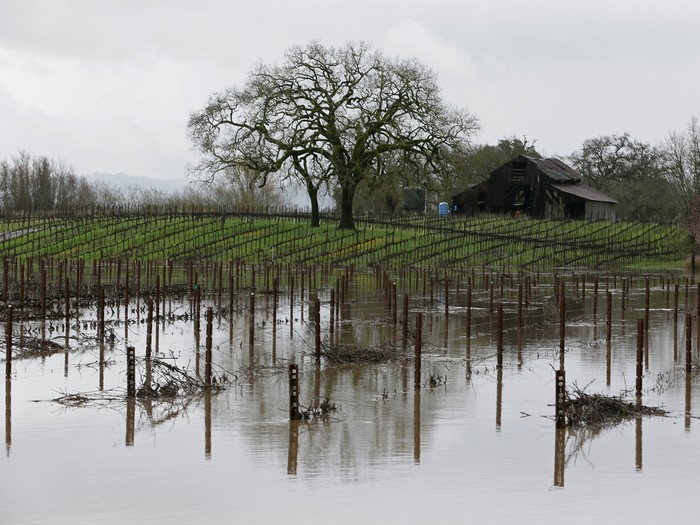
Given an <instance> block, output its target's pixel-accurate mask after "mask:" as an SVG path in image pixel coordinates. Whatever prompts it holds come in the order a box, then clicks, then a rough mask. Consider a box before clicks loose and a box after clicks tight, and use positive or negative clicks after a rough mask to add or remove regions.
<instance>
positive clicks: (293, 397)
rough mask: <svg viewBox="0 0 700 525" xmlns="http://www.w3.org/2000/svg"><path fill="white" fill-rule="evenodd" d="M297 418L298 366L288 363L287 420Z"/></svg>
mask: <svg viewBox="0 0 700 525" xmlns="http://www.w3.org/2000/svg"><path fill="white" fill-rule="evenodd" d="M297 419H299V366H298V365H295V364H291V365H289V420H290V421H295V420H297Z"/></svg>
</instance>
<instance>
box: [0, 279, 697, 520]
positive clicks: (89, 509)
mask: <svg viewBox="0 0 700 525" xmlns="http://www.w3.org/2000/svg"><path fill="white" fill-rule="evenodd" d="M539 288H540V289H536V290H535V295H534V297H533V300H532V304H531V305H530V308H529V309H528V310H527V315H526V321H525V328H524V330H523V333H522V335H521V337H522V341H523V343H522V349H521V351H520V358H519V356H518V330H517V324H516V322H515V321H514V319H515V317H516V312H517V302H516V301H514V300H513V298H514V297H517V295H516V294H517V291H515V290H510V291H508V292H507V293H506V295H507V298H506V300H505V303H504V311H505V320H504V326H505V333H504V348H505V350H504V359H503V368H502V369H497V367H496V345H497V336H496V329H497V318H496V314H495V312H492V311H489V310H490V308H489V304H488V299H487V296H488V293H487V292H485V291H483V290H481V291H479V292H478V294H481V295H480V296H479V295H477V293H476V292H475V298H474V301H475V302H474V308H473V310H472V311H473V325H472V341H471V361H472V373H471V374H470V375H467V373H466V359H465V347H466V336H465V334H466V319H467V309H466V307H465V305H466V299H465V291H464V290H462V291H461V292H460V294H457V293H456V291H455V290H453V291H452V292H453V295H452V296H451V297H450V299H449V305H450V306H449V315H448V316H446V315H445V308H444V297H440V296H439V295H436V297H435V301H434V303H433V304H429V301H426V300H424V299H422V298H418V297H412V298H411V302H410V315H409V323H411V324H413V323H414V322H415V318H416V314H417V313H418V312H420V313H422V316H423V361H422V374H421V388H420V389H415V388H414V363H413V361H412V360H410V359H407V360H398V361H392V362H390V363H380V364H371V363H365V364H352V365H351V364H344V365H338V364H330V363H328V362H326V361H325V360H322V361H321V364H320V365H318V366H317V364H316V360H315V358H314V355H313V353H314V323H313V322H310V321H309V318H310V317H311V313H310V312H309V307H310V305H311V304H312V301H311V300H310V299H312V298H313V296H312V297H308V296H307V297H305V298H304V303H303V309H302V304H301V303H300V302H299V300H298V298H297V299H296V301H297V302H296V303H295V304H294V306H293V312H291V313H290V310H289V302H288V300H285V301H287V302H284V301H283V302H282V303H281V304H280V306H279V311H278V323H277V324H276V325H275V323H274V322H273V319H272V305H271V298H270V297H264V296H262V295H260V296H258V297H257V302H256V311H255V321H254V322H255V332H254V336H253V345H252V347H251V345H250V344H249V341H250V332H249V330H250V323H249V315H248V312H247V311H246V309H245V305H243V304H241V305H240V306H239V310H238V313H237V314H236V315H235V316H234V325H233V327H231V324H230V323H229V320H228V317H227V316H221V317H219V316H218V315H216V314H215V316H214V325H213V328H214V330H213V360H214V365H215V371H216V373H221V372H222V370H225V371H228V372H230V373H232V374H233V383H232V384H230V385H229V386H228V387H227V388H226V389H225V390H224V391H222V392H218V393H214V394H212V395H197V396H192V397H189V398H186V399H180V400H177V401H175V402H173V401H153V402H151V403H145V402H142V401H136V402H134V403H127V402H126V401H125V400H124V398H123V393H124V392H123V390H121V389H123V388H124V387H125V382H126V376H125V362H126V356H125V348H126V346H127V345H133V346H135V347H136V351H137V355H138V356H139V360H142V358H143V356H144V348H145V339H146V324H145V323H144V314H143V309H142V308H141V310H140V311H139V313H138V319H134V317H135V316H136V315H137V313H136V311H137V305H136V304H135V303H134V304H132V305H131V306H130V310H131V313H130V323H129V324H128V325H124V323H123V319H124V311H123V308H122V310H121V312H119V311H118V312H116V313H111V316H112V321H113V325H112V326H113V329H114V332H115V338H114V340H113V342H108V343H107V344H106V345H105V347H104V354H105V358H106V365H105V366H104V368H103V369H102V370H101V368H100V366H99V353H100V349H99V345H98V344H96V342H95V340H94V338H92V337H91V336H92V335H94V333H93V332H90V331H89V327H88V329H85V328H84V327H82V328H81V329H80V330H75V329H74V330H73V333H72V334H71V337H72V338H73V339H71V347H72V349H71V351H70V352H69V353H68V354H67V355H66V354H65V353H63V352H59V353H57V354H54V355H51V356H49V357H45V358H32V359H15V361H13V363H12V367H13V368H12V376H11V379H10V380H8V381H6V383H5V398H4V399H5V402H4V416H5V417H4V418H3V420H4V437H5V454H4V458H3V460H2V463H3V464H2V466H1V467H0V516H1V518H0V522H1V523H2V524H24V523H32V524H35V523H50V524H60V523H70V524H80V523H90V524H94V523H100V524H117V523H118V524H122V523H168V524H179V523H188V524H189V523H214V522H221V523H230V522H237V523H304V524H309V523H334V524H345V523H347V524H350V523H353V524H356V523H382V524H394V523H396V524H398V523H401V524H406V523H429V522H431V521H436V522H441V523H464V522H465V521H470V522H475V523H496V522H498V523H562V522H565V523H569V524H571V523H613V522H614V523H629V522H636V523H654V522H661V521H662V520H663V521H664V522H667V521H673V522H675V523H690V522H691V519H692V517H693V516H694V514H695V513H696V510H695V509H694V507H693V505H692V502H693V501H695V498H694V496H695V494H696V492H697V490H698V481H700V454H699V452H700V439H699V436H698V426H699V425H700V421H699V420H698V416H699V415H700V411H699V410H698V407H700V394H699V392H700V383H699V382H698V379H697V377H696V376H695V375H693V376H691V377H686V375H685V373H684V365H685V361H684V359H685V315H684V311H683V310H684V308H685V305H686V304H690V305H694V304H695V301H696V299H695V295H694V293H693V292H694V289H693V287H691V289H690V290H691V292H690V293H691V297H690V298H688V299H686V300H685V301H684V297H683V296H682V295H681V298H680V303H681V305H680V308H681V312H680V313H679V315H678V322H677V324H674V319H673V317H674V316H673V307H672V305H673V300H672V299H671V300H670V301H669V297H668V296H669V294H668V292H667V291H666V290H665V289H664V287H663V286H660V285H658V284H656V285H654V286H653V287H652V289H651V294H650V298H651V301H650V303H651V307H650V310H649V339H648V366H645V368H644V393H643V398H642V400H643V403H644V404H645V405H651V406H661V407H663V408H665V409H666V410H668V411H669V415H668V416H667V417H649V418H647V417H645V418H637V419H633V420H631V421H628V422H625V423H622V424H618V425H614V426H610V427H608V428H602V429H581V430H577V431H573V430H561V431H557V430H556V429H555V424H554V420H553V415H554V406H553V402H554V397H555V396H554V394H555V386H554V369H555V368H558V367H559V361H560V355H559V325H558V322H557V320H556V319H551V318H549V317H548V316H547V315H544V314H543V311H544V310H543V307H542V301H543V300H544V297H545V296H546V295H547V294H551V286H549V287H547V286H544V285H542V286H541V287H539ZM681 290H682V289H681ZM611 291H612V292H613V297H614V301H613V310H614V311H613V328H612V341H611V344H610V345H609V347H608V345H607V344H606V323H605V308H604V298H603V297H604V294H602V293H601V297H600V298H599V302H598V305H597V316H596V318H595V319H594V317H593V314H592V312H593V300H592V294H590V293H589V295H588V297H587V299H586V301H585V302H583V301H581V302H575V301H574V302H573V303H572V307H571V308H570V309H569V317H568V320H567V327H566V354H565V367H566V374H567V376H566V378H567V383H568V384H569V385H573V384H576V385H578V386H579V387H580V388H584V387H585V388H586V391H587V392H589V393H603V394H607V395H620V394H621V393H623V392H624V393H627V394H629V393H631V395H632V396H633V394H634V386H635V366H636V347H637V346H636V345H637V339H636V337H637V336H636V327H637V322H636V320H637V319H638V318H641V317H644V296H645V292H644V290H643V289H634V288H633V289H632V290H631V291H630V294H629V296H628V297H627V298H626V299H627V303H626V310H625V311H624V312H623V311H622V310H621V306H620V297H621V291H620V289H613V288H612V286H611ZM319 297H320V299H321V325H322V338H323V340H324V342H325V343H326V344H327V343H328V338H329V325H330V312H329V310H330V308H329V306H330V305H329V301H328V299H329V297H328V290H326V289H324V290H320V291H319ZM350 298H351V301H350V302H349V303H348V304H346V305H345V306H344V307H343V308H341V309H340V310H341V313H340V320H339V321H338V322H336V323H335V334H336V335H335V336H336V337H337V338H338V340H339V342H340V343H342V344H344V345H355V346H358V347H371V346H379V345H388V344H390V343H389V341H391V340H396V341H398V342H399V344H400V343H401V339H402V328H401V323H400V320H401V307H399V315H398V317H399V323H398V326H396V327H394V326H393V323H392V317H391V314H390V312H389V311H388V310H387V309H386V307H385V300H384V297H383V296H382V295H380V294H379V292H378V291H376V290H375V287H374V285H373V281H372V278H370V277H369V276H361V275H360V276H356V279H355V281H354V284H353V287H352V289H351V292H350ZM243 302H244V301H241V303H243ZM207 305H208V303H207V302H206V301H205V302H204V304H203V310H204V308H205V307H206V306H207ZM669 305H670V306H669ZM140 306H141V307H143V303H142V302H141V304H140ZM214 306H216V305H214ZM688 308H689V309H690V308H691V307H690V306H689V307H688ZM189 309H190V306H189V305H188V303H187V302H183V303H168V304H167V310H168V312H169V313H172V314H173V316H172V319H174V320H169V321H166V322H165V323H162V322H161V323H159V324H158V326H157V332H156V334H154V341H155V342H154V344H155V346H156V348H157V351H158V356H159V357H161V358H164V359H168V360H169V362H172V363H176V364H178V365H179V366H181V367H187V368H188V369H189V370H190V371H192V372H194V370H196V368H197V366H198V362H197V355H196V353H195V352H194V349H195V348H196V347H197V345H199V348H202V349H203V345H204V344H205V337H204V335H203V334H204V324H203V325H202V334H200V337H199V341H198V342H197V341H196V337H195V333H194V330H193V327H192V323H191V322H187V321H185V320H184V315H183V314H185V313H188V312H189V311H190V310H189ZM623 313H624V318H623ZM117 316H119V317H120V319H119V321H117V320H116V319H117ZM81 318H82V319H95V312H94V310H85V311H83V312H81ZM28 328H32V329H34V330H36V329H37V328H36V327H29V326H24V327H22V328H20V326H19V325H16V327H15V331H21V330H25V332H26V333H30V332H29V331H28V330H27V329H28ZM59 328H60V327H59ZM693 330H695V327H693ZM411 332H413V329H411ZM695 333H696V332H695V331H693V334H695ZM51 334H52V333H50V334H49V335H51ZM54 335H55V337H53V340H55V341H58V342H60V341H61V334H60V333H58V332H56V334H54ZM15 337H16V338H19V335H15ZM409 339H410V337H409ZM407 350H408V352H409V353H410V352H412V351H413V342H412V341H411V340H409V342H408V343H407ZM674 350H675V359H674ZM692 352H693V354H692V355H693V360H694V362H695V363H697V349H696V347H695V344H694V346H693V350H692ZM203 355H204V352H203V351H202V352H201V353H200V356H199V358H200V362H199V366H200V369H201V368H202V367H203V366H204V365H203V364H202V363H201V359H203V357H202V356H203ZM608 356H609V357H608ZM290 363H296V364H298V365H299V370H300V379H299V389H300V401H301V404H302V405H303V406H305V407H310V406H313V405H314V402H315V400H316V399H323V398H328V399H329V401H330V402H331V403H335V404H336V405H337V406H338V407H339V410H338V411H337V412H334V413H331V414H330V415H328V416H327V417H317V418H314V419H312V420H310V421H302V422H290V421H289V415H288V414H289V399H288V392H289V382H288V381H289V376H288V365H289V364H290ZM431 378H432V384H431V381H430V379H431ZM608 383H609V384H608ZM100 388H102V390H100ZM115 389H119V390H115ZM78 392H80V393H83V394H85V395H86V396H87V397H90V398H93V399H96V400H100V401H99V402H95V403H88V404H86V405H85V406H78V407H66V406H64V405H62V404H59V403H56V402H52V401H51V400H52V399H55V398H58V397H60V396H61V395H63V394H66V393H68V394H70V393H78ZM109 392H115V393H116V394H115V396H114V398H108V395H107V393H109Z"/></svg>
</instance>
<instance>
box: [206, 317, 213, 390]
mask: <svg viewBox="0 0 700 525" xmlns="http://www.w3.org/2000/svg"><path fill="white" fill-rule="evenodd" d="M213 324H214V311H213V309H212V307H211V306H210V307H209V308H207V336H206V354H205V364H204V384H205V386H206V387H207V388H210V387H211V346H212V341H211V337H212V331H213Z"/></svg>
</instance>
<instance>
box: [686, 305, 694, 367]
mask: <svg viewBox="0 0 700 525" xmlns="http://www.w3.org/2000/svg"><path fill="white" fill-rule="evenodd" d="M692 350H693V316H692V315H691V314H686V316H685V373H686V374H687V375H688V376H689V375H690V374H691V373H692V371H693V363H692V359H693V352H692Z"/></svg>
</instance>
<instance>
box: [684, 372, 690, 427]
mask: <svg viewBox="0 0 700 525" xmlns="http://www.w3.org/2000/svg"><path fill="white" fill-rule="evenodd" d="M690 381H691V376H690V374H686V375H685V429H686V430H690V419H691V415H690V399H691V394H692V389H691V383H690Z"/></svg>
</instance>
